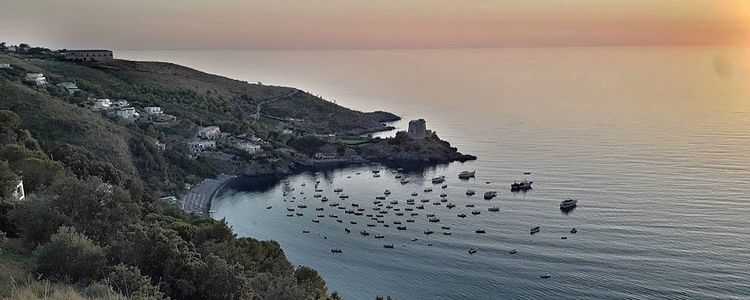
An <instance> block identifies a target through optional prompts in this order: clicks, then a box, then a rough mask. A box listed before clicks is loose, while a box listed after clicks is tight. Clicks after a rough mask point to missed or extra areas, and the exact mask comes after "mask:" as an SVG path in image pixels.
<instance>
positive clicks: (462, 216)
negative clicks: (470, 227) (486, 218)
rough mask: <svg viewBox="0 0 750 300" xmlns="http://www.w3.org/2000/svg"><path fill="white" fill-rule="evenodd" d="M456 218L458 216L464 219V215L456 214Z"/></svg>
mask: <svg viewBox="0 0 750 300" xmlns="http://www.w3.org/2000/svg"><path fill="white" fill-rule="evenodd" d="M456 216H458V217H459V218H466V214H457V215H456Z"/></svg>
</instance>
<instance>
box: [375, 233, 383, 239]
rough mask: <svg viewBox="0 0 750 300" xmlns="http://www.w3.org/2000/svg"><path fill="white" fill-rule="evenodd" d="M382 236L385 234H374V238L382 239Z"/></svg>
mask: <svg viewBox="0 0 750 300" xmlns="http://www.w3.org/2000/svg"><path fill="white" fill-rule="evenodd" d="M384 237H385V236H383V235H382V234H376V235H375V238H376V239H382V238H384Z"/></svg>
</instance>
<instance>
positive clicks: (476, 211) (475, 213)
mask: <svg viewBox="0 0 750 300" xmlns="http://www.w3.org/2000/svg"><path fill="white" fill-rule="evenodd" d="M481 213H482V212H480V211H478V210H472V211H471V214H472V215H478V214H481Z"/></svg>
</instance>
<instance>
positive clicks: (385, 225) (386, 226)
mask: <svg viewBox="0 0 750 300" xmlns="http://www.w3.org/2000/svg"><path fill="white" fill-rule="evenodd" d="M383 227H385V228H388V227H391V225H388V224H383Z"/></svg>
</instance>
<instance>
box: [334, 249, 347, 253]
mask: <svg viewBox="0 0 750 300" xmlns="http://www.w3.org/2000/svg"><path fill="white" fill-rule="evenodd" d="M343 252H344V251H341V249H336V248H333V249H331V253H343Z"/></svg>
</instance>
